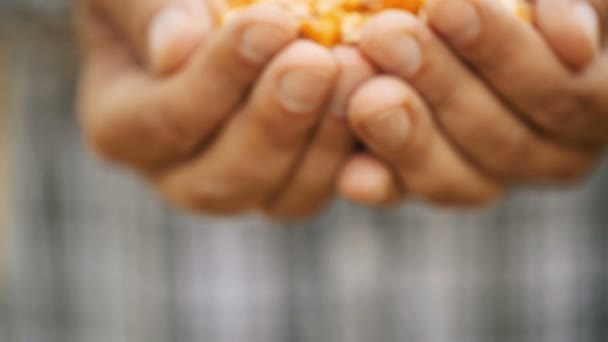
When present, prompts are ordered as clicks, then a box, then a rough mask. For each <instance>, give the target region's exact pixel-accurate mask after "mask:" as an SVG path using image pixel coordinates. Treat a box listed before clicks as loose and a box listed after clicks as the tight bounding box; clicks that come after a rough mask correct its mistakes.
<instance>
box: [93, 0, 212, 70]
mask: <svg viewBox="0 0 608 342" xmlns="http://www.w3.org/2000/svg"><path fill="white" fill-rule="evenodd" d="M89 1H92V4H91V5H92V6H91V8H92V9H93V10H94V11H96V12H98V14H99V15H101V16H102V17H103V18H104V19H105V21H106V22H107V23H108V24H110V25H111V26H112V27H113V29H114V30H115V31H117V33H118V34H119V35H120V36H122V37H123V39H124V40H125V41H126V42H127V43H128V44H129V45H130V46H131V47H132V49H133V53H134V55H135V57H136V58H137V59H138V60H139V61H140V62H141V63H143V64H144V65H145V66H146V67H147V68H148V69H150V70H151V71H153V72H155V73H157V74H166V73H169V72H171V71H174V70H175V69H177V68H179V67H180V66H181V65H182V64H183V63H184V62H185V61H186V60H187V59H188V57H189V56H190V55H191V54H192V52H193V51H194V50H195V49H196V47H198V46H199V44H200V43H201V42H202V41H203V40H204V38H205V36H206V34H207V33H208V32H209V31H210V30H211V27H212V25H213V18H212V16H211V14H210V13H211V12H210V10H209V8H208V7H207V5H206V4H205V2H204V0H89Z"/></svg>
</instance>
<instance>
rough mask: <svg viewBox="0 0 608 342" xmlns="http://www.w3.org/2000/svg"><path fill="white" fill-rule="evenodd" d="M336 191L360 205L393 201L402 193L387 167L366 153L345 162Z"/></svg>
mask: <svg viewBox="0 0 608 342" xmlns="http://www.w3.org/2000/svg"><path fill="white" fill-rule="evenodd" d="M338 192H339V193H340V194H341V195H342V196H343V197H345V198H346V199H348V200H350V201H352V202H354V203H357V204H362V205H382V204H387V203H393V202H395V199H396V198H399V197H401V195H402V191H401V189H400V187H399V186H398V185H397V183H396V181H395V178H394V176H393V174H392V172H391V171H390V169H389V167H388V166H386V165H385V164H383V163H382V162H381V161H379V160H377V159H375V158H373V157H371V156H366V155H358V156H355V157H353V158H351V159H350V160H348V161H347V162H346V164H345V165H344V167H343V169H342V171H341V173H340V176H339V178H338Z"/></svg>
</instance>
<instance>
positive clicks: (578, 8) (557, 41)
mask: <svg viewBox="0 0 608 342" xmlns="http://www.w3.org/2000/svg"><path fill="white" fill-rule="evenodd" d="M595 2H597V4H595ZM600 2H601V1H595V0H537V8H536V11H537V13H536V22H537V25H538V27H539V29H540V30H541V32H542V33H543V34H544V35H545V38H546V39H547V41H548V43H549V45H550V46H551V47H552V48H553V50H554V51H555V52H556V53H557V54H558V55H559V57H560V58H562V60H563V61H564V62H566V63H567V64H569V65H571V66H573V67H575V68H583V67H585V66H587V65H589V64H590V63H591V62H593V60H594V59H595V57H596V56H597V54H598V52H599V49H600V40H601V36H600V32H601V30H600V16H599V13H598V10H597V7H596V6H594V5H598V4H599V3H600Z"/></svg>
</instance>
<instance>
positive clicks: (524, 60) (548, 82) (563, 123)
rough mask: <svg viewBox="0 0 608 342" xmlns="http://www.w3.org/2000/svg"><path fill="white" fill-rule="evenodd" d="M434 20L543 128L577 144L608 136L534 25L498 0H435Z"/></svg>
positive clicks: (456, 46) (456, 48)
mask: <svg viewBox="0 0 608 342" xmlns="http://www.w3.org/2000/svg"><path fill="white" fill-rule="evenodd" d="M428 20H429V23H430V25H431V26H432V27H433V28H434V29H435V30H436V31H437V32H439V34H440V35H441V36H442V37H443V38H445V40H446V41H447V42H448V43H449V44H450V45H451V47H452V48H453V50H454V51H456V53H457V54H458V55H459V56H460V57H462V58H463V59H464V60H465V61H466V62H468V63H469V64H470V65H471V66H472V67H473V68H474V69H475V70H476V71H478V72H480V73H481V74H482V75H483V77H484V78H485V79H486V80H487V81H488V82H489V83H490V84H491V86H492V87H494V88H495V89H496V90H497V91H498V93H500V94H502V95H503V97H504V98H505V99H506V100H507V102H508V103H510V104H512V105H513V106H514V107H515V108H516V109H518V111H519V112H521V113H524V114H525V118H526V120H529V121H530V122H532V123H534V124H535V125H536V126H537V127H538V128H540V129H541V130H542V131H544V132H547V133H550V134H551V135H554V136H557V137H558V138H560V139H563V140H567V141H569V142H572V143H579V144H580V142H584V143H586V144H596V143H598V142H603V141H605V140H606V134H605V132H606V130H607V129H608V120H606V118H605V117H602V116H601V115H599V113H595V112H591V111H589V110H588V107H589V102H590V101H591V100H590V98H589V96H588V94H586V93H584V92H583V91H582V90H581V88H580V87H578V86H577V85H576V82H573V78H574V75H573V73H572V72H571V71H569V70H568V68H566V67H565V66H564V65H563V64H562V63H561V61H560V60H559V59H558V57H557V56H555V54H554V53H553V51H551V49H550V48H549V47H548V46H547V43H546V42H545V41H544V39H543V37H542V36H541V35H540V34H539V33H538V32H537V31H536V30H535V28H534V27H532V26H531V25H528V24H527V23H524V22H522V21H521V20H518V19H517V18H515V17H514V16H512V15H510V14H509V13H508V12H507V11H505V10H504V8H502V6H501V5H500V4H499V3H498V2H496V1H493V0H432V1H430V2H429V6H428Z"/></svg>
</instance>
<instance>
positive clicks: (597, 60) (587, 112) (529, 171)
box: [342, 0, 608, 205]
mask: <svg viewBox="0 0 608 342" xmlns="http://www.w3.org/2000/svg"><path fill="white" fill-rule="evenodd" d="M602 4H603V3H602V2H599V1H597V2H591V3H589V2H585V1H570V0H559V1H556V0H539V1H537V5H536V13H537V14H536V19H535V23H534V24H535V25H536V26H537V27H535V26H534V25H531V24H529V23H525V22H523V21H521V20H519V19H517V18H516V17H515V16H513V15H512V14H511V13H508V12H507V11H505V10H504V9H503V8H502V7H501V6H500V5H499V4H498V3H497V2H496V1H493V0H430V1H429V3H428V6H427V19H426V21H423V20H421V19H419V18H416V17H414V16H411V15H409V14H407V13H403V12H395V11H391V12H387V13H384V14H381V15H380V16H378V17H377V18H375V19H373V20H372V21H371V22H370V23H369V25H368V27H367V29H366V31H365V33H364V35H363V38H362V42H361V50H362V51H363V53H364V54H365V55H366V56H367V57H368V58H369V59H370V60H371V61H373V63H374V64H376V65H377V66H378V67H379V68H380V69H381V70H383V71H384V72H386V73H388V74H390V75H392V76H390V77H385V76H383V77H378V78H376V79H374V80H372V81H370V82H369V83H367V84H366V85H365V86H363V87H362V88H360V89H359V91H358V92H357V94H356V95H355V96H354V99H353V101H352V103H351V104H352V105H351V113H350V118H351V122H352V125H353V128H354V130H355V131H356V133H357V135H358V136H359V137H360V138H361V139H362V140H363V141H365V143H366V144H367V145H368V146H369V147H370V148H371V149H372V150H373V151H375V152H376V153H377V154H378V155H379V156H381V157H382V158H383V160H384V161H385V162H387V163H388V164H390V165H392V167H393V168H394V170H396V171H395V173H396V174H397V179H398V180H399V181H400V182H401V184H402V185H403V188H404V189H405V192H406V193H411V194H413V195H417V196H420V197H422V198H425V199H427V200H431V201H433V202H439V203H442V204H451V205H471V204H473V205H476V204H483V203H486V202H488V201H490V200H491V199H493V198H496V197H497V195H499V194H500V193H501V189H505V188H506V189H508V188H510V187H512V186H519V185H522V184H539V183H541V184H564V183H571V182H572V181H573V180H579V179H582V178H583V177H584V176H585V175H586V174H587V173H588V172H589V170H590V169H591V168H592V166H593V165H594V164H595V161H596V160H597V158H598V157H599V156H600V155H601V152H602V150H603V148H604V146H605V144H606V143H607V142H608V96H607V95H608V90H607V89H608V53H607V52H606V50H605V49H603V48H602V44H601V39H602V38H605V29H604V28H605V27H606V24H601V23H602V22H604V20H603V19H604V17H605V14H606V12H605V7H604V6H605V5H602ZM380 172H383V173H384V174H386V173H387V172H388V171H386V170H381V169H378V171H377V173H380ZM342 190H343V191H342V192H344V193H346V195H347V196H348V195H350V192H349V191H350V189H349V188H348V187H346V188H343V189H342Z"/></svg>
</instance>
